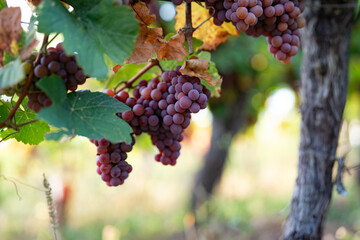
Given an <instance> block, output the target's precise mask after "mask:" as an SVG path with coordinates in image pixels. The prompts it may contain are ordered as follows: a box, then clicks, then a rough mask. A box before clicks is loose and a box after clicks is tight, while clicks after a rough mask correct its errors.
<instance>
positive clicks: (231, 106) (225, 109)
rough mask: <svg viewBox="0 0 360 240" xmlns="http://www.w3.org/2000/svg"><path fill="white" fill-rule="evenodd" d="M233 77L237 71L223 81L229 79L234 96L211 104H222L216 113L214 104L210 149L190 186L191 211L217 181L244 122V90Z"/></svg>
mask: <svg viewBox="0 0 360 240" xmlns="http://www.w3.org/2000/svg"><path fill="white" fill-rule="evenodd" d="M236 78H237V75H236V74H228V75H224V83H225V82H226V83H228V84H229V83H230V85H231V88H232V90H233V91H236V94H234V95H235V98H231V99H218V100H215V101H217V103H215V104H214V105H217V106H219V108H221V113H216V110H214V108H213V124H212V136H211V144H210V149H209V151H208V153H207V154H206V156H205V162H204V165H203V166H202V168H201V169H200V170H199V172H198V173H197V175H196V178H195V182H194V187H193V190H192V196H191V210H192V211H194V212H195V210H196V209H198V207H199V206H201V205H202V204H203V203H204V202H205V201H206V200H207V199H208V198H209V196H210V195H211V193H212V192H213V189H214V187H215V186H216V184H217V183H218V182H219V180H220V178H221V175H222V172H223V168H224V165H225V162H226V159H227V155H228V152H229V147H230V144H231V141H232V139H233V137H234V136H235V134H236V133H238V132H239V130H240V129H241V128H242V127H244V125H245V122H246V113H245V105H246V93H245V92H242V91H241V90H240V89H239V87H238V86H236V82H237V79H236ZM228 87H229V86H228ZM224 102H226V103H224ZM215 108H217V107H216V106H215Z"/></svg>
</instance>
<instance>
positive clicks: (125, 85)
mask: <svg viewBox="0 0 360 240" xmlns="http://www.w3.org/2000/svg"><path fill="white" fill-rule="evenodd" d="M153 66H159V67H160V65H159V60H157V59H156V58H153V59H151V60H150V61H149V63H148V64H147V65H146V66H145V67H144V68H143V69H141V70H140V71H139V72H138V73H137V74H135V75H134V76H133V77H132V78H131V79H129V80H128V81H126V82H118V83H117V84H116V85H115V87H114V89H115V90H114V92H115V93H119V92H120V91H122V90H124V89H125V88H129V87H131V85H132V84H133V83H134V82H135V81H136V80H138V79H139V78H140V77H141V76H142V75H143V74H144V73H146V72H147V71H148V70H149V69H150V68H152V67H153ZM160 69H161V68H160ZM120 85H121V86H120ZM119 86H120V87H119Z"/></svg>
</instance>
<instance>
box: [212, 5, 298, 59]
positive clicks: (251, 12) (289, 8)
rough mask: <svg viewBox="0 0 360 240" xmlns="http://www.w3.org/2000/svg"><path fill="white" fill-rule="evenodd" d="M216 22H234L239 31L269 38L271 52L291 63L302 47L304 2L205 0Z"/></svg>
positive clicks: (217, 23) (277, 57)
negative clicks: (301, 33)
mask: <svg viewBox="0 0 360 240" xmlns="http://www.w3.org/2000/svg"><path fill="white" fill-rule="evenodd" d="M205 3H206V5H207V7H211V8H210V11H211V13H213V14H214V23H215V24H216V25H221V24H222V23H223V22H231V23H232V24H233V25H234V26H235V27H236V29H237V30H238V31H242V32H245V33H246V34H248V35H250V36H253V37H259V36H261V35H263V36H266V37H267V40H268V43H269V52H271V53H272V54H273V55H274V57H275V58H276V59H278V60H280V61H282V62H283V63H290V61H291V57H292V56H295V55H296V54H297V52H298V48H299V46H300V38H299V36H300V32H299V29H300V28H302V27H304V25H305V19H304V18H303V17H301V16H299V15H300V14H301V13H302V12H303V11H304V3H303V0H206V1H205Z"/></svg>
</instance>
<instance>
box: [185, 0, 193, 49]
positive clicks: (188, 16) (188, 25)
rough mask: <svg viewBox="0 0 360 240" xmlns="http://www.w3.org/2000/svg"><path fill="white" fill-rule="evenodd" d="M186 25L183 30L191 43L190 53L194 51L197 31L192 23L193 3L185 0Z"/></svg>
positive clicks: (189, 43)
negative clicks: (194, 33)
mask: <svg viewBox="0 0 360 240" xmlns="http://www.w3.org/2000/svg"><path fill="white" fill-rule="evenodd" d="M185 21H186V22H185V26H184V28H183V29H182V31H183V32H184V34H185V38H186V41H187V43H188V45H189V54H193V53H194V46H193V40H192V38H193V32H194V31H195V29H194V27H193V25H192V18H191V3H187V2H185Z"/></svg>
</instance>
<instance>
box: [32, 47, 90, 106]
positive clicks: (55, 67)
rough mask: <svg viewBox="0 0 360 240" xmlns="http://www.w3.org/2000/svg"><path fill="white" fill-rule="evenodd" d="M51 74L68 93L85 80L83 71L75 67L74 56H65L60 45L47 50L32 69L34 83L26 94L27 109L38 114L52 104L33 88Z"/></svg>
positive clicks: (44, 95)
mask: <svg viewBox="0 0 360 240" xmlns="http://www.w3.org/2000/svg"><path fill="white" fill-rule="evenodd" d="M51 74H56V75H58V76H59V77H61V78H62V79H63V81H64V83H65V86H66V89H67V90H70V91H75V90H76V89H77V86H78V85H81V84H84V83H85V81H86V78H87V76H86V75H85V73H84V72H83V70H82V69H81V68H80V67H79V66H78V65H77V63H76V58H75V56H67V55H66V54H65V52H64V50H63V49H62V46H61V43H59V44H58V45H57V46H56V48H53V47H50V48H48V49H47V53H46V54H44V55H42V57H41V59H40V62H39V64H37V65H36V66H35V68H34V77H35V81H33V85H32V86H31V91H30V93H29V94H28V97H29V101H28V107H29V108H30V109H32V110H34V111H35V112H39V111H40V109H41V108H43V107H48V106H50V105H51V104H52V102H51V100H50V98H49V97H48V96H46V94H45V93H43V92H41V91H40V90H39V89H37V88H36V86H35V83H36V81H37V80H39V79H41V78H43V77H46V76H50V75H51Z"/></svg>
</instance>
